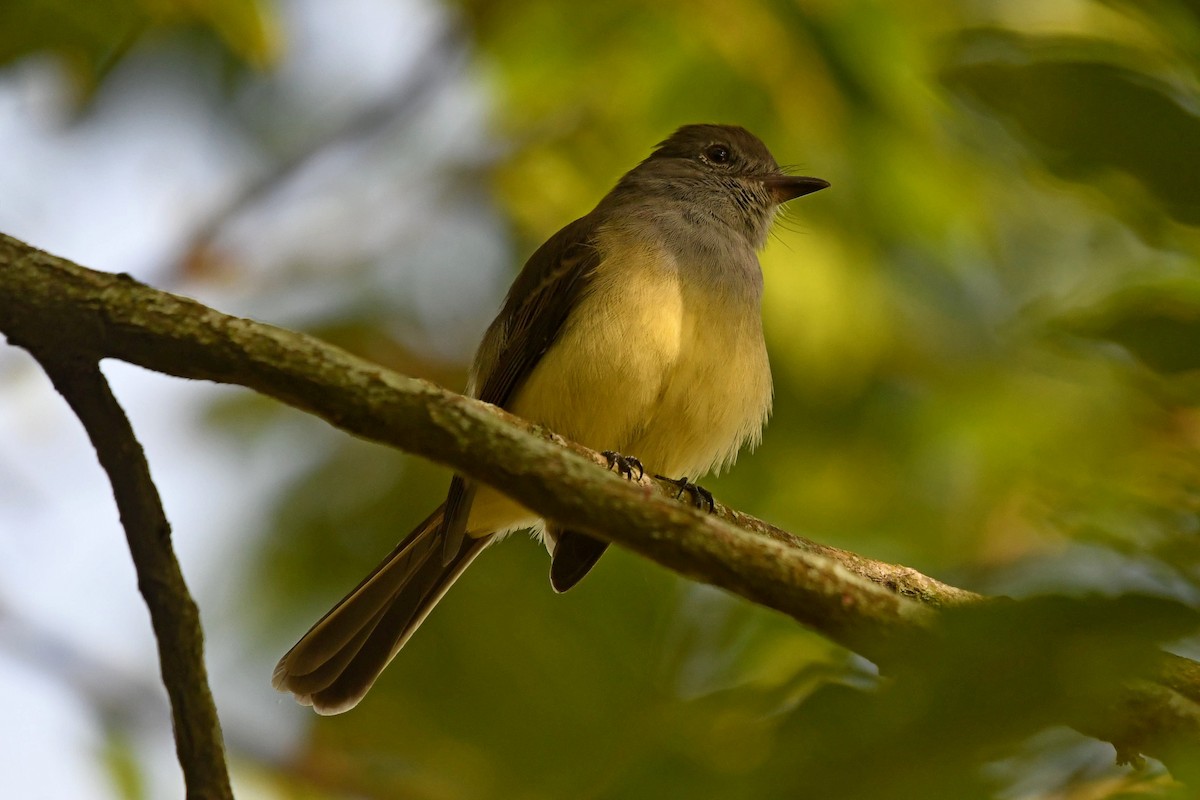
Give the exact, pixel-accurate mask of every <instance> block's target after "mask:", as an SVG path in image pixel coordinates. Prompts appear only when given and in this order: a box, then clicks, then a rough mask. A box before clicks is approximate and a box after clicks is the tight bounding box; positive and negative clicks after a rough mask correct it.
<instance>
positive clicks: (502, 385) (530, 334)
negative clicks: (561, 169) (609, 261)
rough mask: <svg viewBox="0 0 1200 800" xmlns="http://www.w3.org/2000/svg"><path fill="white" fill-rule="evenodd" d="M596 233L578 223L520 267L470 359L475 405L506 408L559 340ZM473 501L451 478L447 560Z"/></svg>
mask: <svg viewBox="0 0 1200 800" xmlns="http://www.w3.org/2000/svg"><path fill="white" fill-rule="evenodd" d="M595 231H596V221H595V219H594V218H593V217H592V216H591V215H589V216H586V217H582V218H580V219H577V220H575V221H574V222H572V223H571V224H570V225H568V226H566V227H565V228H563V229H562V230H560V231H559V232H558V233H556V234H554V236H552V237H550V238H549V239H548V240H547V241H546V243H545V244H543V245H542V246H541V247H539V248H538V249H537V252H535V253H534V254H533V255H532V256H530V258H529V260H528V261H527V262H525V266H524V268H523V269H522V270H521V274H520V275H518V276H517V279H516V281H514V282H513V285H512V288H511V289H510V290H509V292H508V297H507V298H505V301H504V307H503V309H501V311H500V315H499V316H498V317H496V320H495V321H494V322H493V323H492V325H491V327H489V328H488V331H487V333H486V334H485V335H484V337H483V344H481V345H480V347H479V354H478V355H477V356H476V357H475V374H474V385H475V391H476V397H478V398H479V399H480V400H483V401H484V402H487V403H492V404H494V405H498V406H500V407H501V408H504V407H507V405H508V404H509V402H510V401H511V400H512V398H513V396H514V395H515V394H516V393H517V391H518V390H519V389H520V388H521V386H522V385H523V384H524V383H525V381H526V379H527V378H528V377H529V375H530V373H532V372H533V370H534V368H536V367H537V364H538V362H539V361H541V358H542V356H543V355H545V353H546V351H547V350H549V349H550V347H551V346H552V345H553V344H554V342H555V341H556V340H557V339H558V336H559V334H560V333H561V332H562V329H563V325H564V324H565V323H566V321H567V317H568V316H569V315H570V313H571V311H572V310H573V309H574V308H575V306H576V305H578V303H579V300H580V298H581V297H583V295H584V293H585V292H586V290H587V287H588V285H589V284H590V283H591V280H592V276H593V275H594V274H595V272H596V267H597V266H598V265H599V263H600V253H599V251H598V250H597V249H596V245H595V239H594V234H595ZM474 497H475V485H474V484H473V483H472V482H471V481H468V480H465V479H464V478H462V477H460V476H458V475H455V476H454V479H453V480H452V481H451V482H450V493H449V495H448V496H447V498H446V521H445V529H444V530H445V534H446V536H445V539H444V542H443V550H442V554H443V558H444V559H446V560H448V559H452V558H454V556H455V555H456V554H457V553H458V551H459V549H460V548H461V546H462V539H463V536H464V535H465V533H466V526H467V516H468V515H469V514H470V511H471V502H472V501H473V499H474Z"/></svg>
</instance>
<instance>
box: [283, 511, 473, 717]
mask: <svg viewBox="0 0 1200 800" xmlns="http://www.w3.org/2000/svg"><path fill="white" fill-rule="evenodd" d="M442 517H443V509H441V508H439V509H438V510H437V511H435V512H434V513H433V514H431V515H430V516H429V518H428V519H426V520H425V521H424V522H423V523H421V525H420V526H418V527H417V529H416V530H414V531H413V532H412V533H411V534H409V535H408V537H407V538H406V539H405V540H404V541H403V542H401V543H400V545H399V546H398V547H397V548H396V549H395V550H393V551H392V552H391V554H389V555H388V557H387V558H386V559H384V560H383V562H382V563H381V564H380V565H379V566H378V567H376V568H375V570H374V571H373V572H372V573H371V574H370V575H368V576H367V577H366V579H364V580H363V582H362V583H360V584H359V585H358V586H356V587H355V588H354V590H353V591H351V592H350V593H349V594H347V595H346V597H344V598H343V599H342V600H341V602H339V603H338V604H337V605H336V606H334V607H333V608H332V609H331V610H330V611H329V613H327V614H326V615H325V616H324V617H322V618H321V619H320V620H319V621H318V622H317V623H316V624H315V625H313V627H312V628H311V629H310V630H309V631H308V633H306V634H305V635H304V636H303V637H302V638H301V639H300V641H299V642H297V643H296V644H295V646H294V647H292V649H291V650H289V651H288V652H287V654H286V655H284V657H283V658H281V659H280V660H279V664H278V665H277V666H276V667H275V673H274V675H273V676H272V681H271V682H272V684H273V685H274V686H275V688H276V689H279V690H280V691H287V692H291V693H293V694H294V695H296V699H297V700H298V701H299V702H301V703H304V704H306V705H312V706H313V708H314V709H315V710H316V711H317V712H318V713H320V714H339V713H341V712H343V711H347V710H349V709H351V708H353V707H354V706H355V705H357V704H358V701H359V700H361V699H362V698H363V695H365V694H366V693H367V690H368V689H370V688H371V686H372V684H374V683H375V679H376V678H378V677H379V673H381V672H382V671H383V669H384V667H386V666H387V665H388V663H389V662H390V661H391V660H392V658H394V657H395V655H396V653H397V652H399V650H400V648H401V647H403V646H404V643H405V642H407V641H408V638H409V637H410V636H412V634H413V632H414V631H415V630H416V629H417V627H418V626H420V624H421V623H422V622H424V620H425V617H426V616H428V615H429V612H430V611H431V610H432V609H433V607H434V606H435V605H437V602H438V601H439V600H441V599H442V597H443V596H444V595H445V593H446V591H447V590H448V589H449V588H450V586H451V584H453V583H454V581H455V580H457V579H458V576H459V575H461V574H462V573H463V571H464V570H465V569H466V568H467V567H468V566H469V565H470V564H471V562H472V561H474V560H475V557H476V556H477V555H479V553H480V552H482V551H483V549H484V548H485V547H486V546H487V545H488V543H489V540H490V538H491V537H482V538H479V539H472V538H469V537H468V538H466V539H465V540H464V541H463V542H462V544H461V545H460V547H459V549H458V551H457V553H456V554H454V555H452V556H451V558H450V559H449V561H448V563H447V564H445V565H443V563H442V558H441V555H442V549H443V546H442V538H443V533H442ZM435 554H436V556H435Z"/></svg>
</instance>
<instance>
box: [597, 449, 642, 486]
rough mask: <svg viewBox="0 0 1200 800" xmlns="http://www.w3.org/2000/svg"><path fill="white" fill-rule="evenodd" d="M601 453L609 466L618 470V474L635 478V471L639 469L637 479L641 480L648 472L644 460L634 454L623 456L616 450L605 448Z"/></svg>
mask: <svg viewBox="0 0 1200 800" xmlns="http://www.w3.org/2000/svg"><path fill="white" fill-rule="evenodd" d="M600 455H602V456H604V460H605V461H607V462H608V468H609V469H613V468H614V467H615V468H616V470H617V474H619V475H621V476H622V477H625V478H628V479H629V480H633V479H634V478H633V471H634V470H637V474H638V475H637V479H638V480H639V481H640V480H641V479H642V477H643V476H644V475H645V474H646V470H645V469H643V468H642V462H641V461H638V460H637V459H636V458H633V457H632V456H623V455H621V454H620V453H618V452H616V451H615V450H605V451H604V452H603V453H601V454H600Z"/></svg>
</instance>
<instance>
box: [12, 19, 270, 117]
mask: <svg viewBox="0 0 1200 800" xmlns="http://www.w3.org/2000/svg"><path fill="white" fill-rule="evenodd" d="M189 31H195V32H197V33H198V34H200V35H202V36H204V37H207V38H209V39H211V40H213V41H215V42H219V43H220V44H221V46H222V47H223V48H224V49H225V51H226V52H227V53H228V54H229V55H230V56H231V57H233V58H235V59H237V60H238V61H240V62H242V63H244V64H247V65H251V66H256V67H266V66H268V65H269V64H271V62H272V61H274V60H275V58H276V56H277V53H278V49H279V42H278V40H277V38H276V32H275V29H274V20H273V19H272V17H271V15H270V14H269V13H268V11H267V9H266V8H265V7H264V3H263V2H260V0H206V2H195V0H102V2H95V3H91V2H72V0H8V1H7V2H5V3H0V64H4V63H7V62H10V61H14V60H16V59H18V58H20V57H22V56H26V55H29V54H33V53H51V54H53V55H55V56H56V57H58V59H59V60H60V61H61V62H62V64H63V66H64V67H65V68H66V71H67V73H68V74H69V75H70V77H71V78H72V80H73V81H74V84H75V89H76V90H77V91H78V92H79V94H80V95H81V96H83V97H86V96H87V95H88V94H90V93H91V91H92V90H93V89H94V88H95V86H96V84H97V82H98V81H99V80H100V79H102V78H103V77H104V76H105V75H106V74H107V73H108V72H109V71H110V70H111V69H112V68H113V67H114V66H115V65H116V64H117V62H118V61H120V60H121V59H122V58H123V57H124V56H125V55H126V53H128V52H129V50H130V48H132V47H133V46H134V45H135V44H136V43H137V42H138V41H139V40H142V39H145V38H154V37H166V36H173V35H178V34H180V33H186V32H189Z"/></svg>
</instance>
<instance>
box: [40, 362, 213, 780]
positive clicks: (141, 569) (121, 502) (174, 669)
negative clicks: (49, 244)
mask: <svg viewBox="0 0 1200 800" xmlns="http://www.w3.org/2000/svg"><path fill="white" fill-rule="evenodd" d="M29 349H30V352H31V353H32V354H33V355H34V357H35V358H36V359H37V360H38V363H40V364H41V366H42V368H43V369H44V370H45V371H46V374H47V375H48V376H49V377H50V380H51V381H52V382H53V384H54V388H55V389H57V390H58V392H59V394H61V395H62V396H63V398H64V399H66V401H67V403H68V404H69V405H70V406H71V410H72V411H74V412H75V415H76V416H77V417H79V420H80V422H82V423H83V427H84V428H85V429H86V430H87V434H88V438H90V439H91V441H92V445H93V446H94V447H95V448H96V455H97V456H98V457H99V460H100V464H101V466H103V467H104V471H105V472H106V473H108V479H109V481H110V482H111V483H112V488H113V495H114V496H115V497H116V501H117V509H118V511H119V512H120V515H121V524H122V525H123V526H124V528H125V538H126V540H127V541H128V543H129V552H130V554H131V555H132V556H133V564H134V567H135V569H136V570H137V576H138V589H139V591H141V593H142V597H143V598H144V599H145V601H146V607H147V608H148V609H149V610H150V622H151V625H152V626H153V628H154V636H155V639H156V640H157V642H158V659H159V667H160V669H161V671H162V679H163V684H164V685H165V686H166V689H167V695H168V697H169V698H170V701H171V717H172V722H173V724H174V729H175V750H176V753H177V754H178V757H179V763H180V766H181V767H182V768H183V777H184V783H185V785H186V787H187V796H188V798H195V800H210V799H211V800H222V799H223V798H232V797H233V792H232V790H231V788H230V785H229V773H228V770H227V768H226V766H225V750H224V745H223V743H222V740H221V725H220V722H219V721H218V719H217V709H216V706H215V705H214V703H213V699H212V693H211V692H210V691H209V687H208V676H207V674H206V671H205V668H204V635H203V631H202V629H201V626H200V611H199V609H198V608H197V607H196V603H195V601H193V600H192V596H191V594H190V593H189V592H188V588H187V584H186V583H185V582H184V579H183V573H182V571H181V570H180V569H179V562H178V561H177V560H176V558H175V552H174V550H173V549H172V547H171V526H170V523H168V522H167V517H166V513H165V512H164V511H163V507H162V502H161V500H160V499H159V495H158V489H157V488H156V487H155V485H154V481H153V480H152V479H151V477H150V467H149V465H148V464H147V463H146V457H145V454H144V453H143V452H142V447H141V445H140V444H139V443H138V441H137V438H136V437H135V436H134V433H133V428H132V426H130V424H129V419H128V418H127V417H126V416H125V412H124V411H123V410H122V408H121V406H120V404H119V403H118V402H117V399H116V397H114V396H113V393H112V390H111V389H110V387H109V385H108V381H107V380H105V378H104V375H103V373H101V372H100V366H99V363H98V362H97V361H96V360H95V358H94V357H91V356H88V355H77V354H74V353H69V354H67V355H63V354H62V353H61V352H55V351H51V350H44V349H41V348H38V347H36V346H31V347H30V348H29Z"/></svg>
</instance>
